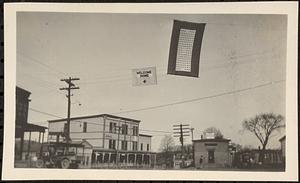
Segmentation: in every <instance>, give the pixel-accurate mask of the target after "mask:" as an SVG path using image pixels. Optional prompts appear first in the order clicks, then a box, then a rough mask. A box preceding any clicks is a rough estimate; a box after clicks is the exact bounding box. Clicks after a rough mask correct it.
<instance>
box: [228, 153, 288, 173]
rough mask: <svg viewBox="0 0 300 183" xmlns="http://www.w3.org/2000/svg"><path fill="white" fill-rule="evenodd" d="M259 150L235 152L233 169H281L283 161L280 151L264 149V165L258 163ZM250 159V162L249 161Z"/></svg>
mask: <svg viewBox="0 0 300 183" xmlns="http://www.w3.org/2000/svg"><path fill="white" fill-rule="evenodd" d="M260 154H261V149H248V150H244V151H240V152H237V153H236V154H235V156H234V158H235V159H234V163H233V167H237V168H255V167H265V168H275V169H276V168H280V169H281V168H283V167H284V166H283V165H284V164H283V159H282V154H281V150H278V149H266V150H265V152H264V157H263V158H264V160H263V161H264V163H263V164H262V163H261V162H260V160H259V159H260V158H259V156H260ZM250 159H252V162H251V161H250Z"/></svg>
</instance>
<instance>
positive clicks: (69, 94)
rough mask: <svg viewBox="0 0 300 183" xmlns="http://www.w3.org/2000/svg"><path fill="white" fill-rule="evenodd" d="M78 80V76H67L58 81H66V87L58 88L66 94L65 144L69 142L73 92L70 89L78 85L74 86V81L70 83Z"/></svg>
mask: <svg viewBox="0 0 300 183" xmlns="http://www.w3.org/2000/svg"><path fill="white" fill-rule="evenodd" d="M76 80H79V78H71V77H69V78H67V79H61V80H60V81H64V82H66V83H67V85H68V87H66V88H60V90H67V92H68V94H67V95H66V97H67V98H68V115H67V129H66V140H67V145H69V143H70V139H71V138H70V116H71V96H73V94H71V90H76V89H79V87H77V86H75V84H74V83H72V81H76Z"/></svg>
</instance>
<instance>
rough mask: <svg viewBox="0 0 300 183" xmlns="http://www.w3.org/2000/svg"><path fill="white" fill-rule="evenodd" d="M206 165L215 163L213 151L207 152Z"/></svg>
mask: <svg viewBox="0 0 300 183" xmlns="http://www.w3.org/2000/svg"><path fill="white" fill-rule="evenodd" d="M208 163H215V151H212V150H210V151H208Z"/></svg>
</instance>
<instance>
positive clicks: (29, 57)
mask: <svg viewBox="0 0 300 183" xmlns="http://www.w3.org/2000/svg"><path fill="white" fill-rule="evenodd" d="M17 53H18V54H21V55H23V56H24V57H26V58H27V59H28V60H30V61H32V62H34V63H37V64H39V65H41V66H43V67H45V68H47V69H50V70H52V71H55V72H57V73H59V74H61V75H63V76H66V74H65V73H64V72H62V71H60V70H58V69H56V68H54V67H52V66H50V65H47V64H44V63H43V62H40V61H38V60H37V59H35V58H32V57H31V56H28V55H26V54H24V53H21V52H17Z"/></svg>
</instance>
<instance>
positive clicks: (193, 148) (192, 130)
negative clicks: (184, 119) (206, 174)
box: [191, 128, 195, 167]
mask: <svg viewBox="0 0 300 183" xmlns="http://www.w3.org/2000/svg"><path fill="white" fill-rule="evenodd" d="M191 133H192V150H193V166H194V167H195V147H194V128H191Z"/></svg>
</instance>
